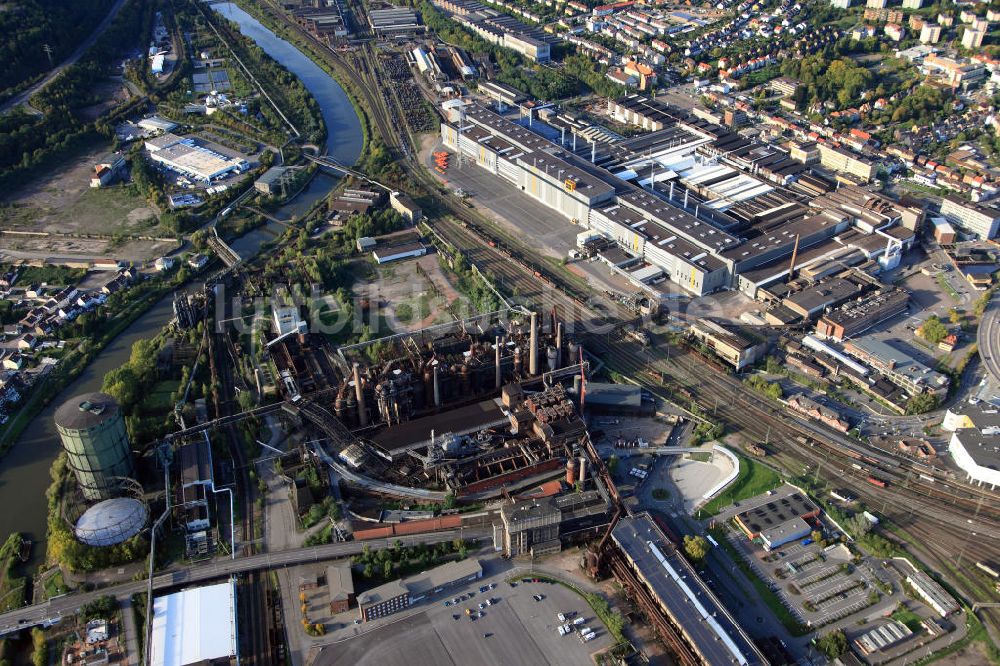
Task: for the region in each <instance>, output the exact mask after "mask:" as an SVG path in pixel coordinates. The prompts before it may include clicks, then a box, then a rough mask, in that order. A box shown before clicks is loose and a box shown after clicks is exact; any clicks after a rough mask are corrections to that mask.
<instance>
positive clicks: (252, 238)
mask: <svg viewBox="0 0 1000 666" xmlns="http://www.w3.org/2000/svg"><path fill="white" fill-rule="evenodd" d="M212 7H213V9H215V10H216V11H218V12H219V13H220V14H222V15H223V16H225V17H226V18H228V19H230V20H232V21H234V22H235V23H236V24H238V25H239V29H240V32H242V33H243V34H244V35H246V36H248V37H250V38H251V39H253V40H254V41H255V42H257V44H258V45H259V46H260V47H261V48H262V49H263V50H264V51H265V52H266V53H267V54H268V55H270V56H271V57H272V58H274V59H275V60H277V61H278V62H280V63H281V64H282V65H284V66H285V68H287V69H288V70H289V71H290V72H292V73H293V74H295V75H296V76H298V77H299V79H301V80H302V83H303V84H304V85H305V87H306V89H308V90H309V92H310V93H311V94H312V95H313V97H315V98H316V101H317V102H318V104H319V107H320V110H321V112H322V114H323V120H324V122H325V123H326V128H327V142H326V149H327V153H328V154H329V155H331V156H332V157H333V158H334V159H335V160H336V161H338V162H340V163H341V164H344V165H352V164H354V163H356V162H357V161H358V158H359V157H360V156H361V149H362V146H363V136H362V132H361V122H360V120H359V119H358V116H357V113H356V112H355V110H354V107H353V106H352V105H351V101H350V99H348V97H347V94H346V93H345V92H344V90H343V88H341V87H340V85H339V84H338V83H337V82H336V81H335V80H333V78H331V77H330V76H329V75H328V74H327V73H326V72H324V71H323V70H322V69H320V67H319V66H318V65H316V64H315V63H314V62H313V61H311V60H310V59H309V58H307V57H306V56H305V55H303V54H302V53H301V52H299V51H298V50H297V49H296V48H295V47H294V46H292V45H291V44H289V43H288V42H286V41H284V40H282V39H280V38H279V37H278V36H276V35H275V34H274V33H273V32H271V31H270V30H268V29H267V28H266V27H264V26H263V25H262V24H261V23H260V22H259V21H257V20H256V19H255V18H253V17H252V16H250V15H249V14H247V13H246V12H244V11H243V10H242V9H240V8H239V7H237V6H236V5H234V4H231V3H223V4H216V5H213V6H212ZM335 184H336V178H334V177H332V176H329V175H327V174H323V173H320V174H318V175H317V176H316V178H314V179H313V181H312V182H311V183H310V184H309V186H308V187H307V188H306V190H305V191H304V192H302V194H300V195H299V196H298V197H297V198H296V199H295V200H294V201H293V202H292V203H291V204H289V207H288V210H287V211H286V212H284V213H283V214H281V215H280V216H281V217H283V218H289V217H291V215H296V216H300V215H301V214H302V213H304V212H305V211H306V210H308V209H309V208H310V207H311V206H312V204H313V203H314V202H315V201H317V200H318V199H319V198H320V197H322V196H324V195H325V194H326V193H328V192H329V191H330V189H331V188H332V187H333V186H334V185H335ZM272 225H273V226H274V229H271V228H270V227H271V226H272ZM282 230H283V229H282V227H280V226H279V225H274V223H270V224H269V225H268V226H266V227H262V228H261V229H258V230H255V231H251V232H250V233H248V234H246V235H245V236H243V237H242V238H239V239H237V240H236V241H235V242H234V243H233V245H234V247H235V248H236V250H237V251H238V252H239V253H240V255H241V256H242V257H243V258H244V259H247V258H249V257H251V256H253V255H255V254H257V252H258V251H259V250H260V246H261V244H262V243H264V242H265V241H267V240H271V239H272V238H274V236H275V235H276V234H279V233H280V232H281V231H282ZM171 301H172V297H171V296H169V295H168V296H166V297H165V298H163V299H162V300H160V301H159V302H158V303H156V305H154V306H153V307H152V308H151V309H150V310H149V311H148V312H146V313H145V314H144V315H143V316H142V317H140V318H139V319H138V320H136V321H135V322H134V323H133V324H132V325H131V326H129V327H128V328H127V329H126V330H125V331H124V332H123V333H122V334H121V335H119V336H118V337H117V338H115V339H114V340H113V341H112V342H111V343H110V344H109V345H108V346H107V347H106V348H105V349H104V352H103V353H101V354H100V355H99V356H98V357H97V358H96V359H95V360H94V361H93V362H92V363H91V364H90V365H89V366H87V368H86V369H85V370H84V371H83V373H81V375H80V376H79V377H77V379H76V380H74V381H73V382H72V383H71V384H70V385H69V386H67V387H66V388H65V389H64V390H63V391H62V392H61V393H60V394H59V395H57V396H56V397H55V399H54V400H52V402H51V403H50V404H49V405H48V406H47V407H46V408H45V409H43V410H42V411H41V412H40V413H39V415H38V416H36V417H35V419H34V420H33V421H32V422H31V423H30V424H29V425H28V427H27V428H25V430H24V432H23V433H22V434H21V437H20V438H19V439H18V441H17V442H16V443H15V445H14V446H13V447H12V448H11V450H10V451H8V452H7V454H6V455H4V456H3V458H0V538H2V537H3V536H4V535H7V534H10V533H12V532H21V533H23V534H25V535H27V538H29V539H31V540H32V541H34V542H35V546H34V549H33V551H32V558H31V562H30V564H32V565H37V564H40V563H41V562H42V560H43V557H44V553H45V543H44V540H45V531H46V530H45V519H46V506H45V489H46V488H47V487H48V485H49V482H50V477H49V468H50V467H51V465H52V461H53V460H54V459H55V457H56V455H57V454H58V453H59V448H60V444H59V436H58V434H57V433H56V429H55V423H54V422H53V416H54V414H55V411H56V409H57V408H58V407H59V405H61V404H62V403H63V402H65V401H66V400H68V399H70V398H72V397H73V396H74V395H78V394H80V393H85V392H87V391H97V390H100V388H101V384H102V382H103V379H104V374H105V373H106V372H108V371H109V370H112V369H114V368H117V367H119V366H120V365H122V364H123V363H124V362H125V361H126V360H128V358H129V354H130V353H131V349H132V344H133V343H134V342H135V341H137V340H141V339H145V338H151V337H153V336H154V335H156V333H157V332H158V331H159V330H160V329H161V328H162V327H163V326H165V325H166V324H167V322H169V321H170V319H171V318H172V317H173V310H172V307H171Z"/></svg>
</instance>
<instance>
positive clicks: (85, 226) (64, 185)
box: [0, 143, 157, 234]
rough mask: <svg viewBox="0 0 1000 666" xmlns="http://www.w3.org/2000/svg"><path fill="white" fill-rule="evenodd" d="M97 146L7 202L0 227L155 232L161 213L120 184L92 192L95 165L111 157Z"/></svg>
mask: <svg viewBox="0 0 1000 666" xmlns="http://www.w3.org/2000/svg"><path fill="white" fill-rule="evenodd" d="M107 152H108V146H107V145H105V144H103V143H99V144H95V145H91V146H90V147H89V148H88V149H87V150H83V151H81V152H80V153H79V154H78V155H77V156H76V157H75V158H73V159H71V160H69V161H68V162H67V163H66V164H65V165H63V166H62V167H60V168H57V169H56V170H55V171H53V173H52V174H51V176H49V177H47V178H39V179H38V180H36V181H35V182H34V183H32V184H30V185H28V186H26V187H23V188H21V189H20V190H18V191H16V192H13V193H11V195H10V196H8V197H5V198H4V199H3V202H2V203H3V205H4V207H3V208H2V209H0V224H2V225H3V227H4V228H5V229H19V230H24V231H54V232H62V233H95V234H121V233H133V234H134V233H151V232H153V231H154V230H155V228H156V220H157V211H156V210H155V209H154V208H151V207H149V206H148V205H147V204H146V201H145V200H144V199H143V198H142V197H140V196H138V195H133V194H131V193H130V192H129V190H128V189H127V188H125V187H122V186H121V185H116V186H112V187H109V188H104V189H99V190H95V189H91V187H90V175H91V174H92V173H93V169H94V162H95V161H96V160H98V159H100V158H101V157H102V156H104V155H105V154H107Z"/></svg>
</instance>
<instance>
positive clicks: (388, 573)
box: [382, 560, 392, 580]
mask: <svg viewBox="0 0 1000 666" xmlns="http://www.w3.org/2000/svg"><path fill="white" fill-rule="evenodd" d="M382 578H385V579H386V580H389V579H390V578H392V560H386V561H385V562H383V563H382Z"/></svg>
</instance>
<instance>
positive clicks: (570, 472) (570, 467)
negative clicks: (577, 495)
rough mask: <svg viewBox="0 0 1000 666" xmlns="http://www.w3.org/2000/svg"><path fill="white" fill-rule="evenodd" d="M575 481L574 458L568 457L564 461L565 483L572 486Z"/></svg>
mask: <svg viewBox="0 0 1000 666" xmlns="http://www.w3.org/2000/svg"><path fill="white" fill-rule="evenodd" d="M575 483H576V460H575V459H573V458H570V459H569V460H567V461H566V485H568V486H572V485H574V484H575Z"/></svg>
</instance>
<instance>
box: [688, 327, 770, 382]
mask: <svg viewBox="0 0 1000 666" xmlns="http://www.w3.org/2000/svg"><path fill="white" fill-rule="evenodd" d="M688 332H689V333H690V334H691V335H692V336H693V337H694V338H695V339H696V340H698V341H699V342H701V343H702V344H704V345H705V346H707V347H708V348H709V349H710V350H712V352H714V353H715V354H716V355H717V356H719V358H721V359H722V360H724V361H725V362H727V363H729V364H730V365H732V366H733V367H734V368H736V370H737V371H739V370H742V369H743V368H745V367H746V366H748V365H753V364H754V363H756V362H757V361H758V360H759V359H761V358H763V357H764V355H765V354H766V353H767V348H768V343H767V339H766V338H763V337H761V336H759V335H757V334H755V333H751V332H750V331H749V330H748V329H747V328H745V327H738V326H727V325H723V324H721V323H719V322H717V321H714V320H712V319H708V318H705V317H703V318H699V319H698V320H696V321H695V322H694V323H693V324H692V325H691V327H690V328H689V329H688Z"/></svg>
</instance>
